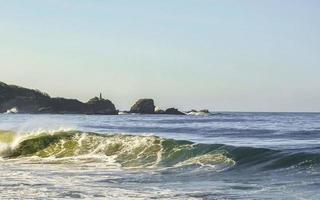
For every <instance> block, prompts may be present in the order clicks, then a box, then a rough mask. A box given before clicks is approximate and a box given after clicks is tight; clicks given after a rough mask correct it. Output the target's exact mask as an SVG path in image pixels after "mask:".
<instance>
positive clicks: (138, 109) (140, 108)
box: [130, 99, 155, 114]
mask: <svg viewBox="0 0 320 200" xmlns="http://www.w3.org/2000/svg"><path fill="white" fill-rule="evenodd" d="M154 109H155V106H154V101H153V99H139V100H138V101H137V102H136V103H135V104H134V105H133V106H132V107H131V109H130V112H131V113H139V114H154V113H155V112H154Z"/></svg>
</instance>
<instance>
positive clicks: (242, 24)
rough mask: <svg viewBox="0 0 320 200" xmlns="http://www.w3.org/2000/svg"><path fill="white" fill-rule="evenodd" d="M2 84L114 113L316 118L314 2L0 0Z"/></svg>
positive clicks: (318, 53)
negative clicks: (141, 101) (160, 110)
mask: <svg viewBox="0 0 320 200" xmlns="http://www.w3.org/2000/svg"><path fill="white" fill-rule="evenodd" d="M0 5H1V6H0V80H1V81H3V82H6V83H10V84H17V85H22V86H25V87H30V88H38V89H40V90H43V91H46V92H48V93H49V94H51V96H64V97H68V98H78V99H80V100H82V101H87V100H88V99H89V98H91V97H92V96H94V95H98V94H99V92H100V91H101V92H102V93H103V95H104V97H106V98H109V99H111V100H112V101H113V102H114V103H115V104H116V106H117V107H118V108H120V109H127V108H128V107H129V106H130V105H131V104H132V103H133V102H134V101H135V100H136V99H137V98H139V97H152V98H154V99H155V101H156V104H158V105H160V106H161V107H168V106H175V107H178V108H180V109H184V110H185V109H191V108H195V109H200V108H209V109H216V110H239V111H320V12H319V9H320V1H317V0H281V1H279V0H259V1H257V0H241V1H239V0H234V1H231V0H220V1H215V0H211V1H209V0H161V1H160V0H159V1H149V0H145V1H139V0H137V1H132V0H127V1H122V0H113V1H112V0H110V1H102V0H37V1H36V0H0Z"/></svg>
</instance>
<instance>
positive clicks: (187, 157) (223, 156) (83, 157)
mask: <svg viewBox="0 0 320 200" xmlns="http://www.w3.org/2000/svg"><path fill="white" fill-rule="evenodd" d="M0 157H1V158H2V160H7V161H12V160H14V161H19V160H23V161H26V160H28V161H30V162H36V163H37V162H41V163H55V164H61V163H70V162H71V163H73V162H85V163H88V162H90V163H96V162H100V163H105V164H106V165H113V166H117V167H122V168H181V167H182V168H186V167H191V168H207V169H214V170H216V171H223V170H227V169H230V170H232V169H238V168H248V167H255V168H257V167H258V168H259V169H264V170H271V169H279V168H288V167H299V166H308V167H310V166H314V165H319V163H320V154H317V153H303V152H298V153H295V152H294V151H290V152H284V151H277V150H272V149H266V148H253V147H235V146H228V145H223V144H198V143H193V142H190V141H184V140H173V139H165V138H160V137H157V136H137V135H121V134H98V133H86V132H80V131H56V132H41V133H29V134H22V135H20V134H16V133H14V132H10V131H0Z"/></svg>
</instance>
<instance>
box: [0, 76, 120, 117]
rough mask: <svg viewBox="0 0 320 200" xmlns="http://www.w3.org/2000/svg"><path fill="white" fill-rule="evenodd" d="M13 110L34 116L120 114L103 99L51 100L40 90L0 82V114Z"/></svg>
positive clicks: (110, 103)
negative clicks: (44, 114) (85, 100)
mask: <svg viewBox="0 0 320 200" xmlns="http://www.w3.org/2000/svg"><path fill="white" fill-rule="evenodd" d="M12 110H14V111H15V112H16V113H32V114H37V113H50V114H104V115H115V114H118V111H117V110H116V108H115V106H114V104H113V103H112V102H111V101H110V100H106V99H103V98H101V97H100V98H98V97H95V98H93V99H91V100H89V102H87V103H83V102H81V101H79V100H76V99H65V98H51V97H50V96H49V95H48V94H46V93H43V92H41V91H39V90H32V89H27V88H23V87H19V86H15V85H7V84H5V83H2V82H0V113H4V112H7V111H10V112H11V111H12Z"/></svg>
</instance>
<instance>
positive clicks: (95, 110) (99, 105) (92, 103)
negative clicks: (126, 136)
mask: <svg viewBox="0 0 320 200" xmlns="http://www.w3.org/2000/svg"><path fill="white" fill-rule="evenodd" d="M87 106H88V110H89V112H90V114H100V115H116V114H118V112H119V111H118V110H116V107H115V106H114V104H113V103H112V102H111V101H110V100H107V99H102V98H98V97H94V98H92V99H90V100H89V101H88V103H87Z"/></svg>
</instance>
